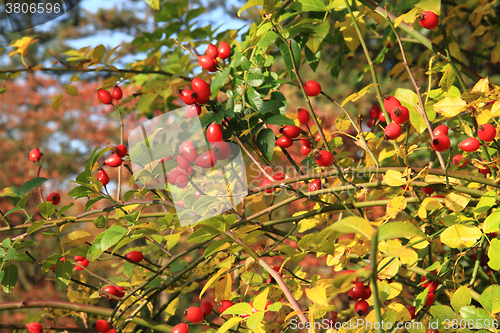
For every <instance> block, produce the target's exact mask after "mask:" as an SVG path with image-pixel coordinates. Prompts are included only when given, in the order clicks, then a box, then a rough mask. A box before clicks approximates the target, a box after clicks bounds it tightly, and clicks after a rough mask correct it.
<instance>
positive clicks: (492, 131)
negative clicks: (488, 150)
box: [477, 123, 497, 142]
mask: <svg viewBox="0 0 500 333" xmlns="http://www.w3.org/2000/svg"><path fill="white" fill-rule="evenodd" d="M477 136H478V137H479V139H481V140H483V141H484V142H490V141H493V140H494V139H495V137H496V136H497V130H496V128H495V126H493V125H492V124H488V123H486V124H483V125H480V126H479V127H478V128H477Z"/></svg>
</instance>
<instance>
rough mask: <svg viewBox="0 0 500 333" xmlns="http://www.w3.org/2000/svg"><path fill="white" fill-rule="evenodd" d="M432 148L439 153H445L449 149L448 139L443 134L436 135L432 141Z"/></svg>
mask: <svg viewBox="0 0 500 333" xmlns="http://www.w3.org/2000/svg"><path fill="white" fill-rule="evenodd" d="M432 148H434V150H435V151H439V152H442V151H446V150H448V149H449V148H450V139H449V138H448V137H447V136H446V135H443V134H440V135H436V136H435V137H434V140H432Z"/></svg>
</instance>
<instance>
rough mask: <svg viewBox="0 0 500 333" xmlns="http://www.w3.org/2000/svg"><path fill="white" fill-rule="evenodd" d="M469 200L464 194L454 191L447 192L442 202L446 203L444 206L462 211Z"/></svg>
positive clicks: (455, 210)
mask: <svg viewBox="0 0 500 333" xmlns="http://www.w3.org/2000/svg"><path fill="white" fill-rule="evenodd" d="M469 201H470V197H469V196H467V195H466V194H462V193H460V194H459V193H455V192H452V193H449V194H448V195H447V196H446V197H445V198H444V204H445V205H446V207H447V208H448V209H450V210H452V211H454V212H460V211H462V210H463V209H464V208H465V207H467V204H468V203H469Z"/></svg>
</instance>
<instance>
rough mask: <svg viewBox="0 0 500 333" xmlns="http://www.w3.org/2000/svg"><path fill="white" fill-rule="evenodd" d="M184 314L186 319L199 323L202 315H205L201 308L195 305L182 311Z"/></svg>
mask: <svg viewBox="0 0 500 333" xmlns="http://www.w3.org/2000/svg"><path fill="white" fill-rule="evenodd" d="M184 314H185V316H186V319H187V320H189V321H190V322H192V323H199V322H200V321H202V320H203V317H205V316H204V314H203V311H201V309H200V308H197V307H196V306H192V307H190V308H188V309H187V310H186V311H185V312H184Z"/></svg>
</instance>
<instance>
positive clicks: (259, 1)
mask: <svg viewBox="0 0 500 333" xmlns="http://www.w3.org/2000/svg"><path fill="white" fill-rule="evenodd" d="M263 4H264V0H248V2H247V3H246V4H245V5H244V6H243V7H241V8H240V9H239V10H238V13H237V14H238V17H241V13H243V11H244V10H245V9H248V8H250V7H255V6H260V5H263Z"/></svg>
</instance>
